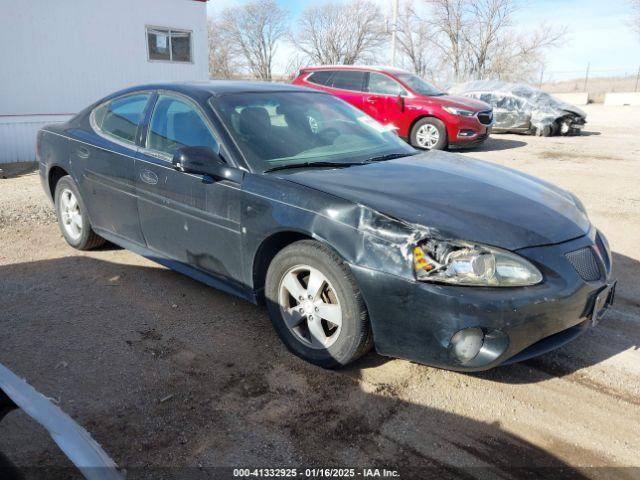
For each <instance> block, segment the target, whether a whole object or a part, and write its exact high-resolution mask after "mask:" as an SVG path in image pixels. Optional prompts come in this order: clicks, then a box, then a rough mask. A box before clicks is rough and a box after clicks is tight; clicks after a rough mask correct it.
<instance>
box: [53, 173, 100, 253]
mask: <svg viewBox="0 0 640 480" xmlns="http://www.w3.org/2000/svg"><path fill="white" fill-rule="evenodd" d="M65 190H70V191H71V192H73V194H74V196H75V197H76V199H77V201H78V206H79V210H80V216H81V218H82V231H81V234H80V236H79V238H77V239H76V238H73V237H71V236H70V235H69V233H68V232H67V230H66V228H65V226H64V220H63V218H62V213H61V208H62V207H61V202H60V197H61V195H62V192H63V191H65ZM54 199H55V209H56V217H57V218H58V226H59V227H60V231H61V232H62V235H63V236H64V239H65V240H66V241H67V243H68V244H69V245H71V246H72V247H73V248H77V249H78V250H91V249H93V248H97V247H99V246H101V245H102V244H104V243H105V240H104V239H103V238H102V237H100V236H99V235H97V234H96V233H95V232H94V231H93V229H92V228H91V224H90V222H89V217H88V216H87V210H86V207H85V204H84V201H83V200H82V197H81V196H80V192H78V188H77V187H76V184H75V182H74V181H73V179H72V178H71V177H70V176H69V175H65V176H64V177H62V178H61V179H60V180H58V183H57V184H56V191H55V195H54Z"/></svg>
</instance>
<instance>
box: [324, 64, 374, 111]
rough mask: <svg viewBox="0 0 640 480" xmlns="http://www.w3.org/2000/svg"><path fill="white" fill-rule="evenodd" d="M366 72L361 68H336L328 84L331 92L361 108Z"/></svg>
mask: <svg viewBox="0 0 640 480" xmlns="http://www.w3.org/2000/svg"><path fill="white" fill-rule="evenodd" d="M366 74H367V72H364V71H361V70H336V71H335V72H334V74H333V75H332V77H331V81H330V84H329V86H330V87H331V93H333V94H334V95H336V96H337V97H340V98H341V99H342V100H344V101H346V102H349V103H350V104H351V105H353V106H354V107H356V108H359V109H360V110H362V108H363V104H364V83H365V77H366Z"/></svg>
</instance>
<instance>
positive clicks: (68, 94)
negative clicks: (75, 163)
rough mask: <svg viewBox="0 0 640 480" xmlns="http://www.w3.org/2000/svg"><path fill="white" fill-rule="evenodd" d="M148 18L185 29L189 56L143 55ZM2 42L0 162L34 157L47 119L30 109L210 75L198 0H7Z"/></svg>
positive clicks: (57, 109)
mask: <svg viewBox="0 0 640 480" xmlns="http://www.w3.org/2000/svg"><path fill="white" fill-rule="evenodd" d="M147 25H154V26H162V27H173V28H179V29H186V30H191V31H192V48H193V50H192V55H193V63H188V64H179V63H168V62H149V61H148V60H147V45H146V35H145V27H146V26H147ZM0 45H12V46H13V48H10V49H8V48H7V49H3V50H2V52H1V53H0V64H1V65H2V68H0V85H1V86H2V88H1V89H0V163H7V162H13V161H29V160H31V159H33V156H34V155H33V150H34V145H33V143H34V141H35V133H34V132H35V131H37V129H38V128H39V126H41V125H43V124H45V123H50V120H47V121H46V122H44V123H43V122H42V121H41V119H40V120H38V119H34V118H31V117H30V116H33V115H35V114H40V115H43V114H62V113H69V114H71V113H76V112H78V111H79V110H81V109H82V108H84V107H85V106H87V105H88V104H90V103H92V102H93V101H95V100H97V99H99V98H101V97H103V96H105V95H107V94H109V93H111V92H113V91H115V90H118V89H121V88H125V87H127V86H131V85H136V84H141V83H148V82H162V81H182V80H206V79H207V78H208V70H209V68H208V46H207V16H206V4H205V3H203V2H194V1H185V0H136V1H135V2H131V1H130V0H110V1H109V2H98V1H86V0H58V1H56V2H51V1H50V0H31V1H29V2H8V3H7V4H6V5H3V7H2V15H0ZM8 115H23V116H24V117H19V118H21V120H20V121H15V118H16V117H7V116H8ZM58 120H60V118H58ZM29 144H30V145H29Z"/></svg>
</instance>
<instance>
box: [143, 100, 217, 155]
mask: <svg viewBox="0 0 640 480" xmlns="http://www.w3.org/2000/svg"><path fill="white" fill-rule="evenodd" d="M146 146H147V148H148V149H150V150H155V151H157V152H162V153H164V154H166V155H169V156H173V154H174V153H175V152H176V150H178V149H179V148H182V147H209V148H211V149H212V150H213V151H214V152H217V151H218V142H216V140H215V138H214V136H213V134H212V133H211V130H210V129H209V126H208V125H207V122H206V121H205V120H204V118H203V117H202V113H201V112H200V111H199V110H198V109H197V108H196V107H195V106H194V105H192V104H191V103H189V102H187V101H185V100H182V99H180V98H178V97H174V96H172V95H160V96H159V97H158V101H157V102H156V106H155V108H154V109H153V114H152V116H151V122H150V124H149V133H148V134H147V145H146Z"/></svg>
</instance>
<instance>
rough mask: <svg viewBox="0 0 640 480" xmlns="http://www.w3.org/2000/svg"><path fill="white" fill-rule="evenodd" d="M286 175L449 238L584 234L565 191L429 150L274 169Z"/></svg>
mask: <svg viewBox="0 0 640 480" xmlns="http://www.w3.org/2000/svg"><path fill="white" fill-rule="evenodd" d="M278 174H279V175H280V174H281V175H280V176H281V177H282V178H284V179H287V180H288V181H291V182H295V183H297V184H300V185H305V186H307V187H311V188H314V189H316V190H320V191H324V192H326V193H329V194H332V195H335V196H337V197H341V198H343V199H345V200H349V201H352V202H354V203H357V204H360V205H364V206H367V207H370V208H372V209H375V210H377V211H378V212H381V213H384V214H386V215H389V216H392V217H395V218H397V219H399V220H403V221H405V222H407V223H411V224H416V225H420V226H423V227H427V228H430V229H436V230H437V231H439V232H440V233H441V235H443V236H444V237H447V238H456V239H460V240H467V241H473V242H479V243H484V244H487V245H493V246H497V247H501V248H505V249H508V250H517V249H520V248H524V247H532V246H538V245H547V244H554V243H560V242H564V241H567V240H571V239H573V238H577V237H580V236H582V235H584V234H585V233H587V232H588V230H589V227H590V223H589V220H588V218H587V216H586V214H584V213H583V212H582V211H581V210H580V209H578V208H577V207H576V205H575V203H574V201H573V199H572V197H571V194H569V193H568V192H566V191H564V190H562V189H560V188H558V187H555V186H553V185H551V184H549V183H546V182H543V181H542V180H538V179H536V178H534V177H531V176H529V175H526V174H524V173H520V172H517V171H515V170H511V169H509V168H505V167H501V166H498V165H494V164H491V163H488V162H483V161H480V160H474V159H469V158H467V157H464V156H462V155H457V154H451V153H445V152H437V151H430V152H425V153H422V154H419V155H414V156H410V157H404V158H400V159H396V160H389V161H384V162H377V163H371V164H367V165H361V166H360V165H358V166H352V167H346V168H338V169H303V170H288V171H282V172H278Z"/></svg>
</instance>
